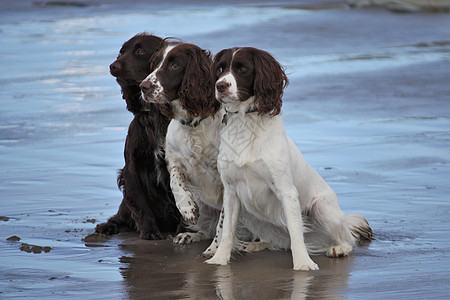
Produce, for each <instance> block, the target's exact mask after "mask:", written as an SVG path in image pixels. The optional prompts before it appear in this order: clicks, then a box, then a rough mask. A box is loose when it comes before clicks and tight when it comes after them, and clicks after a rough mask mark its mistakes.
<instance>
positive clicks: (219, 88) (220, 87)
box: [216, 80, 230, 93]
mask: <svg viewBox="0 0 450 300" xmlns="http://www.w3.org/2000/svg"><path fill="white" fill-rule="evenodd" d="M229 86H230V84H229V83H228V82H226V81H224V80H222V81H219V82H218V83H216V89H217V91H218V92H219V93H223V92H224V91H225V90H226V89H227V88H228V87H229Z"/></svg>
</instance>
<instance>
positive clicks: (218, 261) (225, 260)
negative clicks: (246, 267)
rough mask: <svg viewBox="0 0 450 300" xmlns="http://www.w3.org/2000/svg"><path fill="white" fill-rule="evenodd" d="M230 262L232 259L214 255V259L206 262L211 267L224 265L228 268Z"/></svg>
mask: <svg viewBox="0 0 450 300" xmlns="http://www.w3.org/2000/svg"><path fill="white" fill-rule="evenodd" d="M229 262H230V259H229V258H227V257H224V256H217V255H214V256H213V257H212V258H210V259H208V260H206V261H205V263H207V264H210V265H222V266H226V265H228V263H229Z"/></svg>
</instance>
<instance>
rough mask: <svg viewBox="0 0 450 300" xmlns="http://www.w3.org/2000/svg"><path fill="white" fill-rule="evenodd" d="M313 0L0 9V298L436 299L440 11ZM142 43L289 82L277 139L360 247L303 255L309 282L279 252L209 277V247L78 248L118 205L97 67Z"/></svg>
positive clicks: (121, 120) (114, 110)
mask: <svg viewBox="0 0 450 300" xmlns="http://www.w3.org/2000/svg"><path fill="white" fill-rule="evenodd" d="M323 2H324V3H325V4H327V5H325V6H323V5H321V6H320V7H319V6H316V7H314V5H312V6H311V3H307V2H302V1H300V2H294V1H289V2H286V3H282V4H279V3H271V2H265V3H262V4H261V3H256V2H247V3H245V4H236V3H234V4H210V3H207V2H201V1H200V2H195V1H193V2H192V3H187V2H182V3H181V2H179V3H178V2H175V3H173V4H172V5H170V4H158V3H156V2H155V3H152V2H143V1H134V2H131V4H130V5H128V6H125V8H126V9H125V8H124V5H123V4H121V3H116V2H114V1H108V2H105V4H102V3H99V2H98V1H93V2H92V3H93V4H92V5H88V6H86V7H84V6H82V7H79V6H73V5H72V6H70V5H65V6H55V5H38V4H39V3H38V2H31V1H24V2H22V3H21V4H20V5H19V4H17V9H14V4H11V6H5V4H3V5H4V7H3V8H4V10H3V12H0V16H1V18H0V45H1V47H0V70H1V72H0V100H1V108H0V165H1V172H0V216H1V219H0V257H1V259H0V298H5V299H9V298H31V297H45V298H62V297H64V298H77V299H79V298H80V297H83V298H86V299H102V298H106V297H113V298H121V299H124V298H130V299H148V298H164V297H171V298H187V299H190V298H196V299H198V298H216V297H222V298H224V299H242V298H247V299H257V298H261V297H265V298H282V299H285V298H286V299H289V298H291V299H304V298H307V297H322V298H332V299H338V298H339V299H341V298H348V299H379V298H384V299H400V298H405V299H412V298H433V299H440V298H442V299H443V298H445V297H446V296H447V295H448V288H447V286H448V284H449V281H450V272H449V271H450V267H449V264H448V259H449V256H448V248H449V246H450V239H449V237H448V230H449V220H448V214H449V210H450V205H449V198H448V195H449V194H450V188H449V184H448V178H449V175H450V172H449V157H450V156H449V154H450V153H449V141H450V139H449V137H450V134H449V128H450V103H449V100H450V92H449V82H450V81H449V72H448V70H449V45H450V42H449V39H448V37H449V30H448V28H450V26H449V25H450V24H449V23H450V21H449V19H448V16H447V15H445V14H393V13H391V12H388V11H384V10H353V9H349V8H346V7H345V6H344V5H340V3H339V1H330V2H329V3H327V2H326V1H323ZM41 4H42V3H41ZM321 4H323V3H321ZM328 4H329V5H328ZM311 8H315V9H311ZM319 8H320V9H319ZM143 31H147V32H151V33H154V34H156V35H159V36H162V37H169V36H170V37H177V38H180V39H181V40H184V41H186V42H192V43H195V44H198V45H199V46H200V47H203V48H206V49H210V50H211V51H212V53H217V52H218V51H220V50H221V49H223V48H229V47H234V46H253V47H258V48H261V49H264V50H267V51H269V52H270V53H272V54H273V55H274V56H275V57H276V58H277V59H278V60H279V61H280V62H281V63H282V64H283V65H284V66H285V69H286V72H287V74H288V76H289V79H290V85H289V86H288V88H287V89H286V91H285V97H284V104H283V112H282V116H283V121H284V123H285V127H286V131H287V132H288V134H289V135H290V136H291V137H292V138H293V140H294V141H295V143H296V144H297V145H298V147H299V148H300V150H301V151H302V153H303V155H304V156H305V158H306V160H307V161H308V162H309V163H310V164H311V165H312V166H313V167H314V168H315V169H316V170H317V171H318V172H319V173H320V174H321V175H322V176H323V177H324V178H325V179H326V180H327V182H328V183H329V184H330V185H331V186H332V188H333V189H334V190H335V191H336V193H337V194H338V197H339V198H340V204H341V206H342V208H343V210H344V211H345V212H346V213H359V214H362V215H364V216H365V217H366V218H367V219H368V221H369V222H370V224H371V226H372V228H373V230H374V232H375V234H376V240H374V241H373V242H371V243H370V244H368V245H364V246H363V247H360V248H357V249H355V251H354V253H353V254H352V255H351V256H350V257H348V258H346V259H339V260H331V259H328V258H326V257H322V256H318V257H313V259H314V260H315V261H317V262H318V264H319V266H320V268H321V270H320V271H318V272H303V273H302V272H293V271H292V270H291V268H292V266H291V257H290V253H289V252H270V251H263V252H260V253H256V254H252V255H242V256H240V255H237V256H235V257H234V259H233V260H232V263H231V265H230V266H229V267H215V266H209V265H206V264H204V263H203V259H202V258H198V257H197V256H198V255H199V254H200V253H201V252H202V251H203V250H204V248H206V246H207V243H199V244H196V245H192V246H189V247H175V246H173V245H172V244H171V242H170V241H140V240H138V238H137V236H136V235H135V234H124V235H119V236H115V237H112V238H110V239H104V240H98V241H88V242H86V241H83V240H82V239H83V238H84V237H85V236H87V235H88V234H90V233H92V232H93V231H94V228H95V225H96V224H98V223H100V222H104V221H105V220H106V219H107V218H108V217H110V216H111V215H113V214H114V213H115V212H116V211H117V208H118V205H119V204H120V202H121V199H122V198H121V193H120V191H119V190H118V189H117V187H116V171H117V169H119V168H121V167H122V166H123V145H124V139H125V136H126V131H127V127H128V124H129V122H130V120H131V119H132V116H131V114H130V113H129V112H127V111H126V108H125V103H124V101H123V100H122V99H121V95H120V88H119V87H118V85H117V84H116V82H115V80H114V78H113V77H112V76H111V75H109V69H108V66H109V64H110V63H112V62H113V61H114V59H115V57H116V56H117V52H118V50H119V49H120V47H121V45H122V43H123V42H125V41H126V40H128V39H129V38H130V37H131V36H133V35H134V34H136V33H138V32H143ZM11 236H17V237H19V238H20V241H11V240H7V239H8V238H9V237H11ZM25 244H28V245H36V246H40V247H46V246H49V247H51V250H50V251H49V252H45V251H44V250H42V249H43V248H40V249H41V251H42V252H41V253H29V252H27V251H26V250H27V247H26V245H25ZM36 249H38V248H36Z"/></svg>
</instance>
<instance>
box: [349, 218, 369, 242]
mask: <svg viewBox="0 0 450 300" xmlns="http://www.w3.org/2000/svg"><path fill="white" fill-rule="evenodd" d="M346 221H347V224H348V228H349V229H350V232H351V233H352V235H353V237H354V238H355V240H356V241H371V240H373V239H374V238H373V232H372V228H370V225H369V222H367V220H366V218H364V217H363V216H361V215H355V214H353V215H347V218H346Z"/></svg>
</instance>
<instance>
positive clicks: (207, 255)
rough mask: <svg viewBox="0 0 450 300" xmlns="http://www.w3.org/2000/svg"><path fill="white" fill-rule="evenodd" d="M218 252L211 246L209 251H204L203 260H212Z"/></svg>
mask: <svg viewBox="0 0 450 300" xmlns="http://www.w3.org/2000/svg"><path fill="white" fill-rule="evenodd" d="M216 250H217V249H213V248H211V246H210V247H209V248H208V249H206V250H205V251H203V253H202V257H203V258H211V257H213V256H214V254H216Z"/></svg>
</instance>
